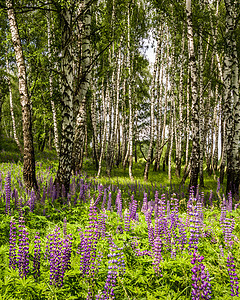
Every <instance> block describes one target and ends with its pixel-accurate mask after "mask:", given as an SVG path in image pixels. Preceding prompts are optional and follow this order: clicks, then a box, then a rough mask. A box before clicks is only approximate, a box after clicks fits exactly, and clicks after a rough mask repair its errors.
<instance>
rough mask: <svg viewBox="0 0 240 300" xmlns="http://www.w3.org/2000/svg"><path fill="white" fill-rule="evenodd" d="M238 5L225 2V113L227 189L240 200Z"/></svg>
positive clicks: (228, 1) (227, 0)
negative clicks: (236, 31)
mask: <svg viewBox="0 0 240 300" xmlns="http://www.w3.org/2000/svg"><path fill="white" fill-rule="evenodd" d="M236 5H237V4H236V3H235V2H234V3H233V1H230V0H225V7H226V45H227V48H226V50H225V57H224V83H225V95H224V96H225V97H224V102H225V113H226V134H227V188H226V192H227V193H228V192H229V191H232V194H233V196H234V197H235V198H237V199H238V198H239V179H240V167H239V151H240V149H239V146H240V101H239V94H238V93H239V78H238V57H237V47H236V40H235V38H236V33H235V24H236V21H237V6H236Z"/></svg>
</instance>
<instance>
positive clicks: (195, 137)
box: [186, 0, 200, 187]
mask: <svg viewBox="0 0 240 300" xmlns="http://www.w3.org/2000/svg"><path fill="white" fill-rule="evenodd" d="M186 13H187V37H188V54H189V64H190V72H191V73H190V74H191V92H192V93H191V96H192V154H191V176H190V187H191V186H194V187H197V185H198V175H199V152H200V147H199V104H198V103H199V99H198V88H197V66H196V58H195V52H194V41H193V23H192V9H191V0H186Z"/></svg>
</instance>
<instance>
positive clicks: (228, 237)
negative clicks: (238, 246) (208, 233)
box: [223, 218, 234, 247]
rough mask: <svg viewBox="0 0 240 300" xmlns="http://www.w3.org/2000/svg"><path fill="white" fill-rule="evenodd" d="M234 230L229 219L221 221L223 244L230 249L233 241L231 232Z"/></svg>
mask: <svg viewBox="0 0 240 300" xmlns="http://www.w3.org/2000/svg"><path fill="white" fill-rule="evenodd" d="M233 229H234V225H233V223H232V220H231V219H228V218H225V219H224V221H223V235H224V242H225V244H226V246H227V247H232V244H233V240H232V236H233V234H232V232H233Z"/></svg>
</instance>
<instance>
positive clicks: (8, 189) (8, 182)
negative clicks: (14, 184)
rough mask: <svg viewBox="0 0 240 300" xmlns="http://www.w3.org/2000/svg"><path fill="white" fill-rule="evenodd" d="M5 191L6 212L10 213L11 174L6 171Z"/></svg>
mask: <svg viewBox="0 0 240 300" xmlns="http://www.w3.org/2000/svg"><path fill="white" fill-rule="evenodd" d="M5 192H6V197H5V200H6V214H7V215H10V199H11V174H10V173H8V176H7V177H6V183H5Z"/></svg>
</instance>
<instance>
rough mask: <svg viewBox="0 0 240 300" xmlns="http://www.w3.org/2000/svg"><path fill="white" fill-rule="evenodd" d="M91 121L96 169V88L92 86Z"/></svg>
mask: <svg viewBox="0 0 240 300" xmlns="http://www.w3.org/2000/svg"><path fill="white" fill-rule="evenodd" d="M91 121H92V127H93V155H94V160H95V164H96V169H97V170H98V147H97V143H98V142H97V120H96V90H95V88H93V97H92V102H91Z"/></svg>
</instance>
